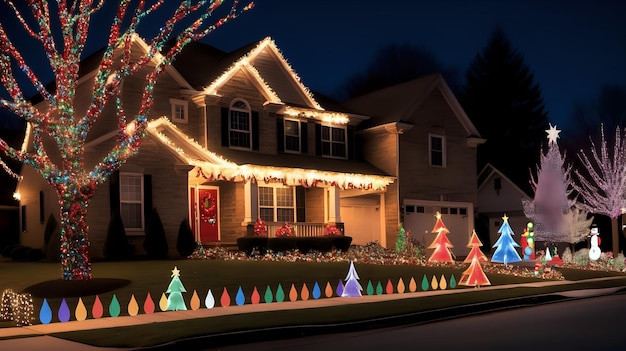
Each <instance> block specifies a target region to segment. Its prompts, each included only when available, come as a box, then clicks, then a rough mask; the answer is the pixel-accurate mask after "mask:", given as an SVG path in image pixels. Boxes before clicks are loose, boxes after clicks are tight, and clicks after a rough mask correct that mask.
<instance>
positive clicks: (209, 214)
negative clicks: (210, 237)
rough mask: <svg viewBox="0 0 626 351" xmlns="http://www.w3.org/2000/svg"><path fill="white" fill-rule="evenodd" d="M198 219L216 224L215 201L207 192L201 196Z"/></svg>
mask: <svg viewBox="0 0 626 351" xmlns="http://www.w3.org/2000/svg"><path fill="white" fill-rule="evenodd" d="M200 218H201V220H202V221H204V222H206V223H210V224H215V222H217V201H215V197H214V196H213V195H212V194H211V193H209V192H207V193H205V194H204V195H202V198H201V199H200Z"/></svg>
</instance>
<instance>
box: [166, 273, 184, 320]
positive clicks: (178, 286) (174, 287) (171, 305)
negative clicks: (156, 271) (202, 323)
mask: <svg viewBox="0 0 626 351" xmlns="http://www.w3.org/2000/svg"><path fill="white" fill-rule="evenodd" d="M184 292H187V290H185V287H184V286H183V283H182V282H181V281H180V270H179V269H178V268H177V267H174V269H173V270H172V281H171V282H170V285H169V286H168V287H167V291H166V292H165V293H166V294H169V295H168V296H167V308H166V309H165V310H166V311H184V310H187V306H186V305H185V300H184V299H183V295H182V294H181V293H184Z"/></svg>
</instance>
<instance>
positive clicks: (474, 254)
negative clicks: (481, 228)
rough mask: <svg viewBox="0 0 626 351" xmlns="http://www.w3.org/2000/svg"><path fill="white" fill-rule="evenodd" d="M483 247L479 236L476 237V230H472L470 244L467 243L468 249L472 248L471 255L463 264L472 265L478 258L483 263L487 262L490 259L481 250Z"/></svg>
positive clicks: (468, 255)
mask: <svg viewBox="0 0 626 351" xmlns="http://www.w3.org/2000/svg"><path fill="white" fill-rule="evenodd" d="M481 246H483V243H482V242H481V241H480V239H478V235H476V230H475V229H474V230H472V236H471V237H470V240H469V242H468V243H467V247H469V248H471V250H470V252H469V254H467V257H466V258H465V260H464V261H463V263H470V262H472V260H473V259H474V258H477V259H478V260H479V261H481V262H487V261H489V259H488V258H487V256H485V254H484V253H483V252H482V251H481V250H480V247H481Z"/></svg>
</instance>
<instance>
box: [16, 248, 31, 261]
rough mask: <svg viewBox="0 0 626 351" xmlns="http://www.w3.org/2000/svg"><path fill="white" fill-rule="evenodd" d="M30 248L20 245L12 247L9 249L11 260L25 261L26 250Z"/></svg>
mask: <svg viewBox="0 0 626 351" xmlns="http://www.w3.org/2000/svg"><path fill="white" fill-rule="evenodd" d="M30 249H31V248H30V247H28V246H22V245H19V246H17V247H15V248H13V250H11V260H13V261H26V259H27V258H28V256H27V255H26V254H27V252H28V250H30Z"/></svg>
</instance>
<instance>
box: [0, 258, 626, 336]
mask: <svg viewBox="0 0 626 351" xmlns="http://www.w3.org/2000/svg"><path fill="white" fill-rule="evenodd" d="M174 267H177V268H178V269H179V270H180V280H181V282H182V283H183V285H184V286H185V288H186V291H187V292H186V293H183V298H184V299H185V301H186V304H187V306H189V302H190V299H191V296H192V294H193V292H194V290H195V291H196V292H197V294H198V295H199V296H200V299H201V300H202V301H204V297H205V296H206V294H207V292H208V291H209V289H211V291H212V292H213V294H214V295H215V299H216V300H217V301H219V295H220V294H221V293H222V291H223V290H224V288H226V289H227V291H228V292H229V294H230V296H231V300H232V301H233V302H232V304H234V303H235V302H234V300H235V298H234V296H235V294H236V292H237V291H238V290H239V289H240V288H241V290H242V291H243V292H244V294H245V303H250V302H251V300H250V299H251V292H252V291H253V289H254V288H255V287H256V288H257V290H258V291H259V293H260V294H261V296H263V292H264V291H265V289H266V287H268V286H269V287H270V288H271V290H272V291H274V292H275V291H276V288H277V287H278V285H279V284H280V285H281V286H282V288H283V289H284V290H285V292H286V293H287V294H288V291H289V288H290V287H291V286H292V284H293V285H294V286H295V287H296V289H298V291H300V289H301V288H302V286H303V284H306V285H307V287H308V289H309V290H311V289H312V288H313V286H314V284H315V283H318V284H319V286H320V287H321V288H322V289H324V287H325V286H326V285H327V284H328V283H330V284H331V285H332V288H333V289H335V288H336V287H337V285H338V283H339V280H342V279H344V278H345V276H346V273H347V271H348V268H349V263H347V262H275V261H249V260H202V259H180V260H162V261H147V260H146V261H125V262H94V263H93V276H94V279H92V280H91V281H86V282H85V281H71V282H68V281H62V280H61V279H60V278H61V267H60V265H59V263H44V262H40V263H33V262H0V290H4V289H12V290H13V291H15V292H30V293H31V294H32V295H33V298H34V305H35V318H36V320H35V321H34V323H35V324H37V323H39V320H38V318H37V316H38V315H39V314H38V311H39V309H40V308H41V306H42V303H43V298H44V297H45V298H46V300H47V302H48V304H49V305H50V307H51V309H52V311H56V310H58V309H59V307H60V306H61V302H62V299H63V298H65V300H66V302H67V304H68V305H69V306H70V309H71V310H72V309H73V308H75V306H77V303H78V298H79V297H80V298H81V299H82V301H83V302H84V304H85V306H86V308H87V310H88V311H89V316H88V317H87V318H92V317H91V306H92V305H93V303H94V301H95V298H96V295H97V296H98V298H99V299H100V300H101V301H102V303H103V304H104V305H105V308H104V310H105V311H104V316H105V317H106V316H108V309H107V304H108V303H110V301H111V300H112V298H113V295H114V294H115V297H116V298H117V300H118V301H119V303H120V305H121V313H120V315H128V312H127V306H128V303H129V301H130V300H131V295H134V296H135V298H136V300H137V302H138V303H139V305H140V306H141V305H142V304H143V301H144V300H145V298H146V296H147V293H150V295H151V297H152V299H153V300H154V301H155V303H156V304H157V305H158V300H159V298H160V297H161V295H162V294H163V293H164V292H165V291H166V289H167V287H168V285H169V283H170V281H171V275H172V269H174ZM355 267H356V270H357V272H358V274H359V277H360V283H361V285H362V286H363V287H364V288H365V287H366V286H367V284H368V282H370V281H371V282H372V284H373V285H374V286H375V285H377V284H378V283H379V282H380V283H381V285H382V286H383V287H386V285H387V283H388V282H391V285H392V286H393V290H394V293H397V292H398V282H399V280H400V279H402V281H403V282H404V284H405V286H406V291H409V282H410V281H411V279H413V280H415V281H416V284H417V290H418V291H420V290H421V283H422V279H423V278H424V276H426V277H427V279H428V280H429V281H430V280H431V279H432V277H436V279H437V280H439V279H440V278H441V277H442V276H443V277H445V279H446V281H449V279H450V277H451V276H452V275H454V276H455V279H456V280H457V281H458V280H459V279H460V277H461V273H462V272H463V270H464V266H459V267H456V268H455V267H436V266H435V267H427V266H423V265H417V266H416V265H381V264H365V263H359V261H357V262H355ZM559 271H560V272H561V274H562V275H563V277H564V278H565V279H566V280H571V281H576V280H583V279H591V278H596V277H606V276H620V277H624V279H620V280H617V281H610V282H594V283H586V282H585V283H579V284H578V288H596V287H605V286H626V275H624V274H623V273H617V272H603V271H584V270H577V269H560V270H559ZM487 276H488V278H489V280H490V281H491V283H492V285H496V286H497V285H504V284H516V283H527V282H538V281H544V280H543V279H538V278H534V277H528V276H515V275H510V274H495V273H487ZM456 289H465V291H466V292H467V293H463V294H453V295H445V296H444V295H441V296H432V297H427V298H422V299H423V300H421V302H420V303H419V304H416V303H415V302H413V301H411V299H405V300H398V301H387V302H380V303H373V304H369V305H368V308H362V307H359V306H360V305H358V304H357V305H345V306H336V307H324V308H318V309H314V312H312V310H306V311H302V310H296V311H276V312H264V313H262V314H261V315H259V314H257V315H255V318H249V317H246V316H245V315H244V316H222V317H212V318H208V319H207V318H204V319H200V320H187V321H182V322H175V323H177V324H176V327H175V328H174V327H173V325H172V324H171V323H159V324H151V325H140V326H134V327H123V328H122V327H120V328H115V331H114V333H115V335H116V337H115V338H110V337H107V334H108V333H102V331H80V332H72V333H62V334H57V335H55V336H58V337H61V338H67V339H71V340H75V341H79V342H84V343H88V344H93V345H98V346H116V347H140V346H149V345H156V344H160V343H165V342H168V341H171V340H176V339H180V338H193V337H196V336H203V335H210V334H219V333H225V332H232V331H238V330H239V331H240V330H250V329H258V328H272V327H277V326H286V325H289V326H293V325H298V324H301V323H307V324H325V323H342V322H346V323H347V322H354V321H362V320H368V319H372V318H378V317H383V316H389V315H399V314H406V313H417V312H425V311H429V310H434V309H439V308H447V307H451V306H457V305H462V304H468V303H476V302H484V301H491V300H499V299H508V298H516V297H519V296H526V295H532V294H543V293H550V292H553V291H561V290H569V289H572V287H571V286H568V285H565V286H554V287H544V288H514V289H504V290H498V291H484V292H482V291H476V290H475V289H473V288H468V287H456ZM364 294H365V292H364ZM321 298H325V297H324V294H323V293H322V297H321ZM298 299H300V297H298ZM216 306H219V302H217V303H216ZM203 307H204V306H203ZM216 308H219V307H216ZM157 311H159V309H158V307H157ZM72 319H74V317H73V316H72ZM52 322H53V323H57V322H59V321H58V316H57V314H56V313H53V320H52ZM9 326H13V324H12V323H11V322H0V327H9ZM138 335H141V337H137V336H138Z"/></svg>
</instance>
